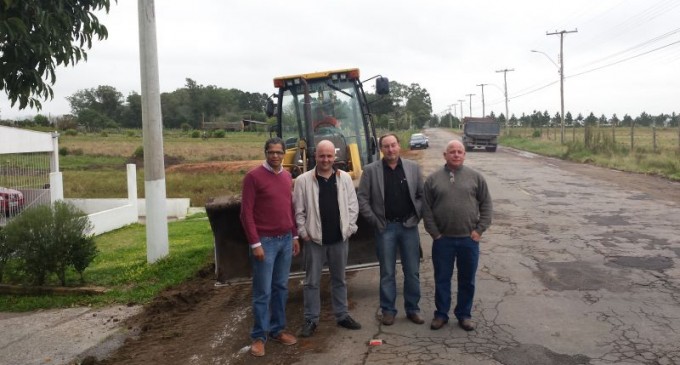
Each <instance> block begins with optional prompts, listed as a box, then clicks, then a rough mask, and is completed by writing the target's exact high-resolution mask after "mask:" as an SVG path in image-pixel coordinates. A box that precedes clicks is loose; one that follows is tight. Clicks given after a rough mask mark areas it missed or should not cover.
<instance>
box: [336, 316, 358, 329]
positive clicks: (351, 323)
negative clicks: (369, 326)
mask: <svg viewBox="0 0 680 365" xmlns="http://www.w3.org/2000/svg"><path fill="white" fill-rule="evenodd" d="M338 326H341V327H345V328H347V329H348V330H359V329H361V325H360V324H359V322H357V321H355V320H354V319H353V318H352V317H350V316H347V317H345V319H343V320H342V321H340V322H338Z"/></svg>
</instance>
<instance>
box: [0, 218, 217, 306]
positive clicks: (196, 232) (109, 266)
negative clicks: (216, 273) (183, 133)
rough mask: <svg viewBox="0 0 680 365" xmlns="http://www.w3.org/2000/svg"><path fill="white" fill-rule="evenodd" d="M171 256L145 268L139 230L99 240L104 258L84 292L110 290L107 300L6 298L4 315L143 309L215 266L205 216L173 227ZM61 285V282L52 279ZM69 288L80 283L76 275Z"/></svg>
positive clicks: (0, 299)
mask: <svg viewBox="0 0 680 365" xmlns="http://www.w3.org/2000/svg"><path fill="white" fill-rule="evenodd" d="M168 236H169V241H170V247H169V249H170V254H169V255H168V256H167V257H165V258H163V259H162V260H159V261H158V262H156V263H153V264H147V262H146V238H145V237H146V231H145V227H144V226H143V225H140V224H134V225H131V226H128V227H124V228H121V229H118V230H116V231H113V232H109V233H105V234H103V235H101V236H97V237H96V242H97V248H98V249H99V251H100V252H99V255H97V257H96V258H95V260H94V262H93V263H92V264H91V265H90V266H89V267H88V268H87V269H86V270H85V281H86V282H85V286H97V287H106V288H108V289H109V291H108V292H107V293H105V294H102V295H2V296H0V311H12V312H21V311H30V310H36V309H43V308H63V307H71V306H81V305H92V306H98V305H106V304H114V303H116V304H129V303H135V304H143V303H146V302H148V301H150V300H151V299H153V298H154V297H155V296H156V295H157V294H158V293H159V292H161V291H162V290H163V289H165V288H168V287H171V286H173V285H177V284H180V283H182V282H184V281H186V280H187V279H188V278H190V277H192V276H194V275H195V274H196V273H197V272H198V271H199V270H201V269H203V268H205V267H207V266H208V265H210V264H211V263H212V262H213V255H214V250H213V235H212V231H211V229H210V224H209V222H208V218H207V217H206V215H205V214H198V215H193V216H191V217H188V218H187V219H185V220H182V221H177V222H171V223H169V224H168ZM52 279H53V280H54V282H52V283H51V284H56V279H55V278H52ZM68 283H71V284H74V285H75V284H77V283H79V279H78V276H77V274H76V273H75V272H71V273H69V276H68Z"/></svg>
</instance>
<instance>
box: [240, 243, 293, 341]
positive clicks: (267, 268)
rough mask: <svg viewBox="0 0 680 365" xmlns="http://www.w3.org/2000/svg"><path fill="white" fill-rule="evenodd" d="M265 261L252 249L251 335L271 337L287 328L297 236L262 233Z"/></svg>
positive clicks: (262, 338) (258, 337)
mask: <svg viewBox="0 0 680 365" xmlns="http://www.w3.org/2000/svg"><path fill="white" fill-rule="evenodd" d="M260 242H262V248H263V249H264V261H257V260H255V258H254V257H253V255H252V250H251V252H250V262H251V264H252V266H253V320H254V324H253V330H252V331H251V332H250V337H251V338H252V339H253V340H255V339H261V340H262V341H266V340H267V335H270V336H272V337H275V336H277V335H278V334H279V333H281V331H282V330H283V329H284V328H286V301H287V300H288V276H289V274H290V263H291V260H292V258H293V237H292V235H291V234H290V233H288V234H284V235H281V236H275V237H260Z"/></svg>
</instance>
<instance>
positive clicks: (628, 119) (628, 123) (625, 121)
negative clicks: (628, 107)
mask: <svg viewBox="0 0 680 365" xmlns="http://www.w3.org/2000/svg"><path fill="white" fill-rule="evenodd" d="M633 123H635V121H634V120H633V118H632V117H631V116H630V115H628V114H626V115H624V116H623V121H622V122H621V125H622V126H626V127H630V126H632V125H633Z"/></svg>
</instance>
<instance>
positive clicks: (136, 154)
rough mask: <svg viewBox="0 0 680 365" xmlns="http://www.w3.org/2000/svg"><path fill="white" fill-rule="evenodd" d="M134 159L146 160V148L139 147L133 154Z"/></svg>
mask: <svg viewBox="0 0 680 365" xmlns="http://www.w3.org/2000/svg"><path fill="white" fill-rule="evenodd" d="M132 157H134V158H136V159H142V158H144V146H139V147H137V148H136V149H135V152H133V153H132Z"/></svg>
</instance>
